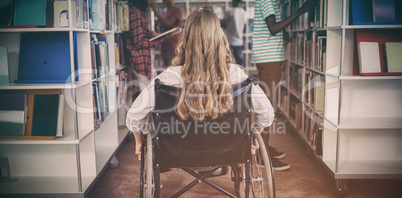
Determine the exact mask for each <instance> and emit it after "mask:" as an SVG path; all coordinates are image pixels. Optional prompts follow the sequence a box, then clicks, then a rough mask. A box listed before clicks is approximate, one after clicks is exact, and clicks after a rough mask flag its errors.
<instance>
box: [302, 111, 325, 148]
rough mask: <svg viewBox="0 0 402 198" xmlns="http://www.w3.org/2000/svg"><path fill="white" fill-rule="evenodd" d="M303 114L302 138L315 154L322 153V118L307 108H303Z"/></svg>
mask: <svg viewBox="0 0 402 198" xmlns="http://www.w3.org/2000/svg"><path fill="white" fill-rule="evenodd" d="M304 115H305V116H304V126H303V133H304V138H305V139H306V141H307V142H308V143H309V144H310V145H311V147H312V148H313V149H314V150H315V152H316V154H317V155H322V132H323V122H324V121H323V118H322V117H320V116H319V115H318V114H317V113H314V111H312V110H310V109H308V108H306V109H305V112H304Z"/></svg>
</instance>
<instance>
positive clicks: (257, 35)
mask: <svg viewBox="0 0 402 198" xmlns="http://www.w3.org/2000/svg"><path fill="white" fill-rule="evenodd" d="M317 3H318V2H317V0H307V1H306V2H305V3H304V4H303V5H302V6H301V7H300V9H299V10H297V11H295V12H294V13H292V14H291V15H290V16H289V17H287V18H286V19H281V13H280V9H279V6H278V2H277V1H276V0H256V1H255V13H254V28H253V41H252V42H253V57H252V59H253V62H254V63H256V65H257V71H258V79H259V81H261V82H262V83H265V85H266V86H268V87H269V89H270V90H268V87H265V86H262V87H263V89H264V91H265V93H266V94H267V95H268V98H269V100H270V101H272V103H273V106H274V107H275V106H276V98H273V97H272V96H273V95H274V94H273V93H274V92H275V91H276V90H275V88H276V85H278V83H279V81H280V79H281V73H282V72H281V65H282V62H283V61H284V60H285V57H284V33H283V31H282V30H284V29H285V28H286V27H287V26H288V25H289V24H291V23H292V22H293V21H294V20H295V19H297V18H298V17H299V16H300V15H302V14H303V13H305V12H308V11H310V10H312V9H313V8H314V7H315V6H316V5H317ZM285 38H287V37H286V34H285ZM263 137H264V140H265V144H266V145H268V141H269V133H268V132H265V133H263ZM267 148H268V151H269V154H270V156H271V161H272V166H273V169H274V170H287V169H289V168H290V165H289V164H286V163H283V162H281V161H280V160H279V159H280V158H283V157H285V153H284V152H281V151H278V150H277V149H275V148H273V147H271V146H268V147H267Z"/></svg>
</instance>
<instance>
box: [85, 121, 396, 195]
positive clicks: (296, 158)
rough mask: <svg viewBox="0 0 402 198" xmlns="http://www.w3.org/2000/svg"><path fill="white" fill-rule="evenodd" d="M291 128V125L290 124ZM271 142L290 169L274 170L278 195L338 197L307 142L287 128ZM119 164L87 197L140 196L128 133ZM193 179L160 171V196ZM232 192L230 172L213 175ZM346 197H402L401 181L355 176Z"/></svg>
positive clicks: (201, 187) (203, 190)
mask: <svg viewBox="0 0 402 198" xmlns="http://www.w3.org/2000/svg"><path fill="white" fill-rule="evenodd" d="M288 128H289V127H288ZM270 144H271V145H273V146H275V147H277V148H280V149H281V150H283V151H285V152H286V157H285V158H284V159H283V161H284V162H286V163H289V164H290V165H291V168H290V169H289V170H287V171H275V172H274V177H275V188H276V197H277V198H293V197H295V198H296V197H302V198H305V197H339V195H338V194H337V191H336V189H335V180H334V179H333V178H332V176H331V175H330V174H329V173H328V172H327V170H326V169H324V167H323V166H322V165H321V164H320V162H318V160H317V159H315V158H314V157H313V156H311V155H310V154H308V153H307V152H306V151H307V149H306V146H305V144H304V143H303V142H302V141H301V140H300V138H299V137H298V136H297V134H295V132H293V131H291V129H288V130H287V131H286V133H282V134H273V135H272V136H271V140H270ZM116 156H117V158H118V159H119V160H120V166H119V167H118V168H116V169H112V168H106V170H105V171H104V172H103V174H102V175H101V176H100V178H99V179H98V181H97V182H96V183H95V185H94V186H93V187H92V189H91V190H90V191H89V192H88V194H87V198H126V197H127V198H128V197H130V198H131V197H139V176H138V175H139V169H140V168H139V164H140V163H139V161H138V160H137V157H136V156H135V155H134V141H133V138H132V137H131V136H128V137H127V139H126V141H125V142H124V143H123V145H122V147H121V148H120V150H119V151H118V152H117V154H116ZM192 180H193V177H191V176H189V175H188V174H187V173H184V172H183V171H180V170H179V171H170V172H166V173H163V174H161V184H162V185H163V187H162V188H161V197H163V198H164V197H170V196H171V195H173V194H174V193H175V192H177V191H178V190H180V189H181V188H182V187H184V186H185V185H187V184H188V183H189V182H191V181H192ZM211 180H212V181H214V182H217V183H220V184H221V185H222V186H223V187H225V188H226V189H228V190H229V191H233V184H232V181H231V180H230V174H226V175H225V176H221V177H214V178H211ZM348 188H349V193H348V195H347V197H372V198H374V197H376V198H377V197H378V198H391V197H395V198H396V197H398V198H400V197H402V180H399V179H398V180H395V179H381V180H379V179H366V180H363V179H359V180H357V179H354V180H348ZM182 197H192V198H193V197H224V196H223V195H222V194H220V193H219V192H217V191H216V190H214V189H212V188H211V187H209V186H207V185H205V184H203V183H200V184H198V185H196V186H195V187H194V188H192V189H191V190H190V191H188V192H187V193H185V194H184V195H183V196H182Z"/></svg>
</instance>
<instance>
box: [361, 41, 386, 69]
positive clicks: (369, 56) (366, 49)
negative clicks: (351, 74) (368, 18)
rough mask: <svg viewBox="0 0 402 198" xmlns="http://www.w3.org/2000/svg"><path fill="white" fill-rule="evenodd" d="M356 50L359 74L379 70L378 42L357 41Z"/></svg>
mask: <svg viewBox="0 0 402 198" xmlns="http://www.w3.org/2000/svg"><path fill="white" fill-rule="evenodd" d="M357 50H358V56H359V68H360V73H361V74H363V73H380V72H381V63H380V50H379V45H378V42H359V43H358V48H357Z"/></svg>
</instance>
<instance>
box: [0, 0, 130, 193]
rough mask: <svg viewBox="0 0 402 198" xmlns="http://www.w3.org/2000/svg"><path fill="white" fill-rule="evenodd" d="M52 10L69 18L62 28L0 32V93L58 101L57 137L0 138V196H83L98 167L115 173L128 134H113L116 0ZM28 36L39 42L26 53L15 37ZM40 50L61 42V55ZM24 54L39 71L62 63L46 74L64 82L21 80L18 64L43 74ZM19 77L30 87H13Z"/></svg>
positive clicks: (70, 3) (117, 85)
mask: <svg viewBox="0 0 402 198" xmlns="http://www.w3.org/2000/svg"><path fill="white" fill-rule="evenodd" d="M35 2H36V3H40V2H51V3H53V1H46V0H45V1H35ZM35 2H31V1H24V0H20V1H18V2H17V1H16V3H23V4H25V3H33V4H35ZM47 6H49V4H48V5H47ZM54 6H55V7H56V4H54ZM105 6H106V8H107V9H105ZM90 7H91V9H89V8H90ZM50 8H52V6H50ZM59 8H60V7H59ZM101 8H102V9H101ZM46 9H49V7H47V8H46ZM60 9H64V10H66V11H65V12H66V13H67V14H68V16H72V17H68V19H67V20H68V21H67V25H66V26H67V27H54V26H53V25H50V26H47V25H46V26H41V25H39V26H36V25H32V24H29V25H24V24H19V25H18V26H17V25H15V26H14V25H13V24H10V25H9V26H7V27H2V28H0V46H5V47H7V50H8V63H9V65H8V68H9V73H8V75H9V79H10V81H9V84H8V85H4V84H3V85H1V86H0V93H15V92H17V93H34V94H38V93H41V92H44V93H46V92H49V91H51V92H52V93H54V92H57V93H58V94H61V95H63V96H64V100H63V101H62V102H61V103H60V105H61V106H63V107H64V108H63V111H62V113H61V117H58V119H59V120H61V124H62V126H63V127H62V135H60V136H58V137H54V136H53V137H52V136H49V137H47V136H46V137H45V136H34V135H33V134H29V133H28V132H27V133H26V134H25V135H22V136H11V137H0V155H1V158H2V162H4V161H7V165H5V163H2V167H1V169H0V170H1V171H3V174H2V178H1V180H0V181H1V182H0V197H3V196H7V195H17V196H23V197H85V194H86V193H87V192H88V191H89V189H90V188H91V186H92V185H93V184H94V183H95V181H96V179H97V178H98V176H99V175H100V174H101V173H102V171H103V170H104V168H105V167H107V166H108V165H109V166H110V167H112V168H116V167H117V166H118V164H119V161H118V159H116V158H115V157H114V154H115V152H116V150H117V149H118V148H119V146H120V144H121V143H122V142H123V140H124V139H125V137H126V136H127V134H128V130H119V129H118V125H119V123H118V114H119V112H125V108H124V106H125V103H124V102H125V100H124V98H125V92H124V88H125V87H124V85H125V81H124V79H125V77H124V76H125V74H124V71H122V68H124V67H123V66H122V63H123V62H122V61H121V60H122V59H121V54H119V53H120V52H121V51H122V49H121V48H120V47H119V46H120V44H121V43H119V42H120V41H119V40H118V38H120V36H119V35H120V33H122V26H123V25H121V20H122V16H123V15H120V14H121V10H120V9H121V5H119V2H118V1H116V0H99V1H97V0H66V1H65V4H64V7H61V8H60ZM47 11H49V10H47ZM51 11H56V8H55V9H54V10H53V9H51ZM36 14H38V13H36ZM95 16H97V17H98V18H96V17H95ZM47 17H49V16H47ZM50 17H51V18H52V17H53V16H52V15H50ZM15 19H16V18H15ZM15 19H14V20H15ZM89 19H91V21H90V20H89ZM54 20H56V19H54ZM59 25H63V24H59ZM64 25H65V24H64ZM43 35H45V36H43ZM32 36H39V37H40V38H43V39H44V40H43V42H31V43H29V44H30V46H33V47H31V48H26V47H25V46H26V44H28V43H26V41H25V40H24V39H23V38H25V37H32ZM39 37H38V38H39ZM35 38H36V37H35ZM50 38H55V39H56V40H50ZM60 38H63V39H60ZM64 38H65V39H64ZM43 43H47V44H49V45H53V44H56V43H57V44H59V43H63V44H65V45H66V46H67V48H66V50H67V53H65V51H63V50H62V49H60V50H58V49H56V50H52V51H49V50H46V46H44V45H43ZM27 49H30V50H27ZM95 51H96V52H95ZM44 52H46V53H45V54H44ZM31 54H38V56H39V55H41V56H43V58H44V59H43V60H42V61H43V64H52V63H53V62H52V61H51V59H54V57H59V58H60V57H61V60H65V61H66V62H62V61H61V60H59V59H57V60H56V64H54V65H52V67H57V68H58V69H56V70H51V71H52V72H54V73H51V74H50V76H57V75H59V74H61V73H60V72H61V71H67V72H68V73H64V75H66V76H67V78H59V79H56V80H55V81H46V80H45V79H42V78H41V77H40V75H39V77H38V76H35V75H37V74H34V73H32V75H27V74H26V73H25V74H24V73H23V72H26V71H25V69H23V68H22V64H23V62H28V66H29V67H33V68H34V70H35V71H40V72H42V74H43V73H44V74H46V72H49V70H45V69H43V68H46V67H45V66H43V65H41V64H38V63H37V62H35V61H34V59H35V57H33V56H32V55H31ZM31 58H32V59H31ZM26 59H31V60H26ZM96 62H97V63H96ZM58 70H60V72H58ZM24 75H27V76H28V77H32V79H31V81H30V79H28V80H26V82H24V83H21V82H19V81H18V80H21V77H22V76H24ZM45 76H46V75H45ZM15 80H17V81H15ZM34 104H35V101H34ZM29 108H31V107H29V106H28V111H29ZM33 111H34V112H35V109H33ZM59 111H60V109H59ZM120 114H122V115H124V114H125V113H120ZM34 115H35V113H34ZM28 119H31V118H28ZM33 122H35V117H33ZM27 128H29V126H28V125H27ZM4 159H6V160H4ZM5 169H7V171H4V170H5ZM5 172H7V174H8V175H4V173H5Z"/></svg>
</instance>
